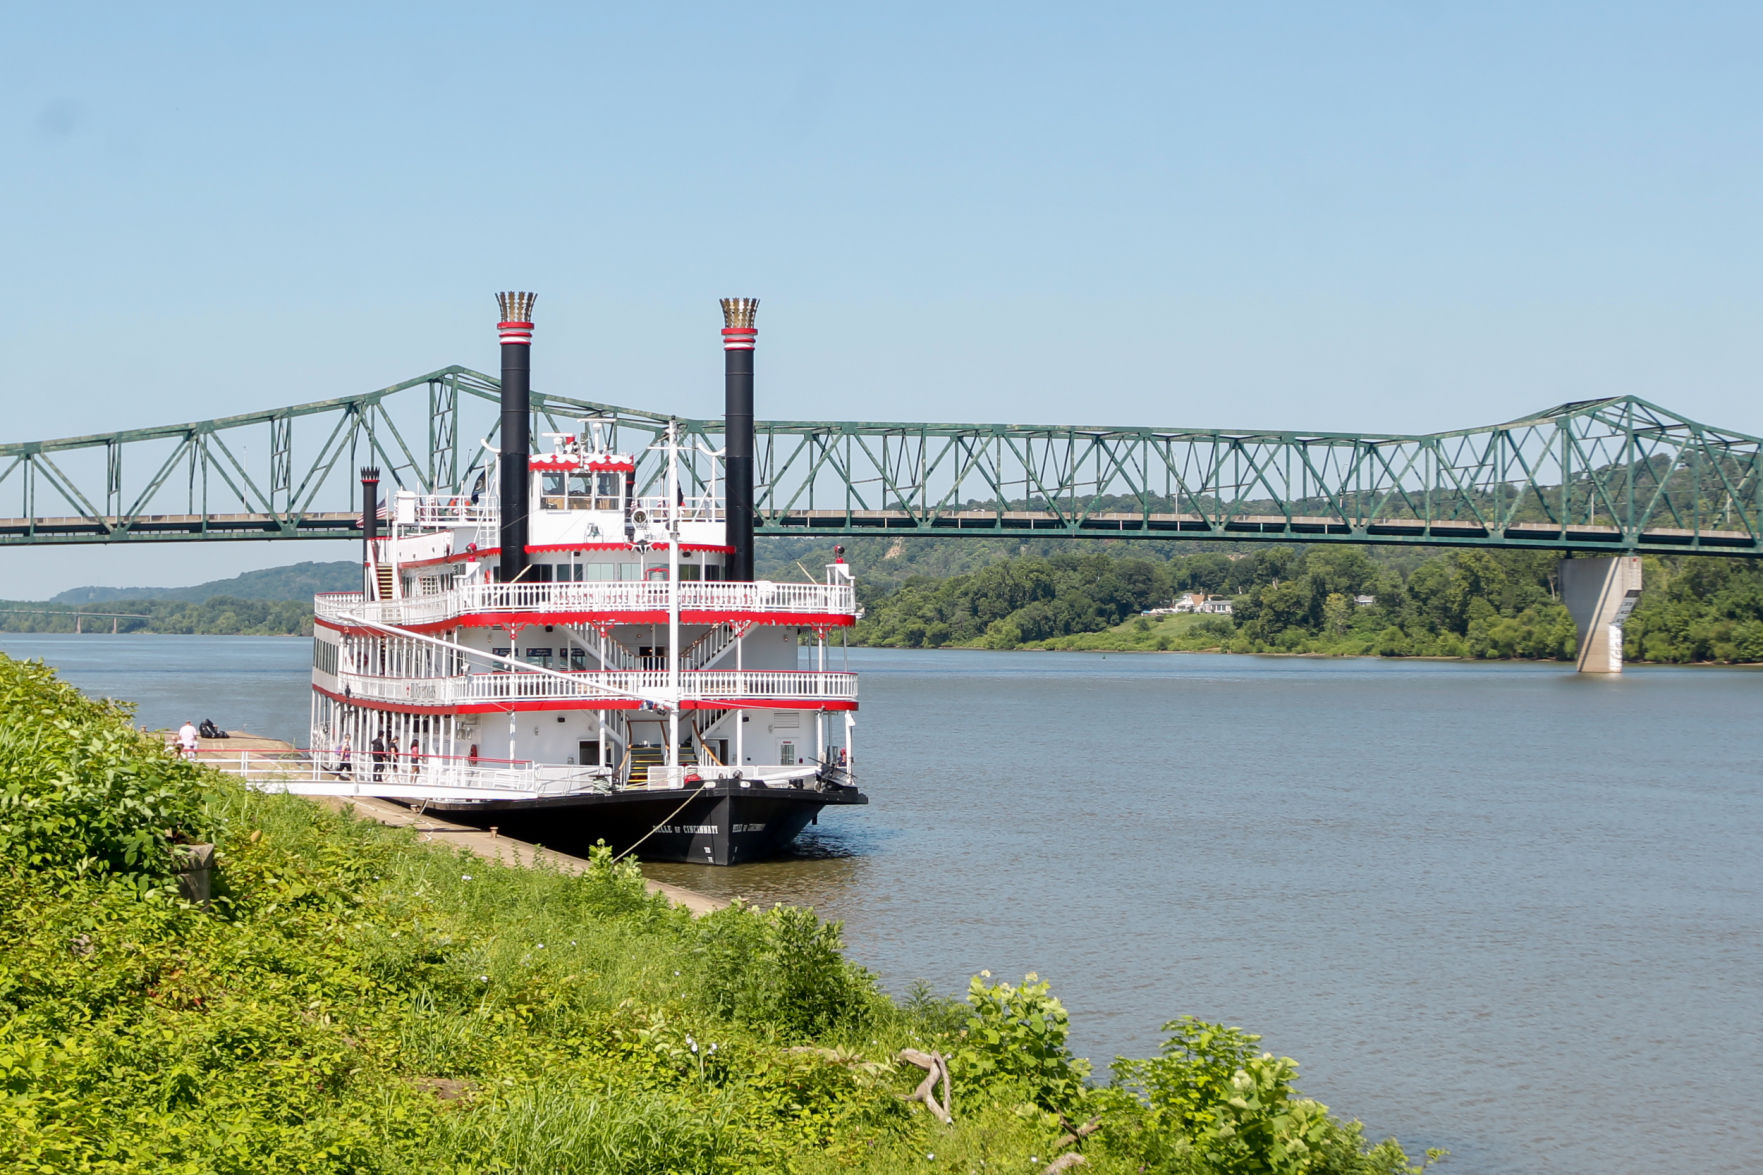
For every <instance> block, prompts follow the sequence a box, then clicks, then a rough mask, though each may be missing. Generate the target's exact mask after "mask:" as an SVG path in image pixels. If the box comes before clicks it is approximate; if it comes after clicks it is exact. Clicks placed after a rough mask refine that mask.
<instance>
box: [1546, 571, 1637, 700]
mask: <svg viewBox="0 0 1763 1175" xmlns="http://www.w3.org/2000/svg"><path fill="white" fill-rule="evenodd" d="M1559 570H1560V574H1561V599H1562V600H1563V601H1564V602H1565V603H1566V604H1567V611H1568V613H1569V614H1570V615H1572V617H1573V623H1574V625H1575V626H1577V627H1578V629H1579V666H1578V668H1579V672H1581V673H1621V672H1622V622H1623V621H1625V620H1627V619H1628V614H1629V613H1630V612H1633V611H1634V605H1635V601H1637V600H1639V599H1640V598H1641V560H1640V556H1638V555H1620V556H1617V557H1616V558H1613V559H1563V560H1561V563H1560V568H1559Z"/></svg>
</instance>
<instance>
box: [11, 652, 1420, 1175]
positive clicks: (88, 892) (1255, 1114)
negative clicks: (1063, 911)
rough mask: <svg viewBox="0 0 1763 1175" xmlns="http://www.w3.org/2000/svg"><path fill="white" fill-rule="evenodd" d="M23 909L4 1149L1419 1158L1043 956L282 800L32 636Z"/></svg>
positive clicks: (22, 808)
mask: <svg viewBox="0 0 1763 1175" xmlns="http://www.w3.org/2000/svg"><path fill="white" fill-rule="evenodd" d="M188 842H212V843H214V844H216V845H217V846H218V872H217V878H216V888H215V896H214V899H213V900H212V901H211V902H210V903H208V904H206V905H195V904H192V903H190V902H186V901H183V900H181V899H179V898H178V897H177V896H176V893H177V890H176V885H175V872H174V871H175V870H176V869H177V868H178V866H179V863H180V855H179V854H180V850H179V848H178V846H179V845H180V844H182V843H188ZM0 913H3V914H4V917H3V918H0V1170H6V1171H21V1172H27V1171H28V1172H51V1171H52V1172H57V1173H65V1172H93V1173H97V1172H104V1173H123V1172H142V1173H146V1172H154V1173H162V1172H169V1173H184V1172H187V1173H191V1175H194V1173H202V1175H208V1173H211V1172H223V1173H224V1172H362V1173H365V1172H385V1173H388V1175H392V1173H402V1172H508V1173H514V1172H522V1173H527V1172H530V1173H533V1175H538V1173H540V1172H544V1173H547V1175H551V1173H570V1172H762V1171H789V1172H803V1173H818V1172H828V1173H830V1172H834V1171H839V1172H849V1171H857V1172H876V1173H880V1172H890V1173H892V1172H898V1171H902V1170H909V1169H913V1170H917V1169H923V1170H957V1171H980V1170H986V1171H996V1170H1004V1171H1023V1172H1034V1171H1040V1170H1043V1169H1044V1168H1045V1167H1046V1166H1047V1164H1048V1163H1049V1162H1050V1161H1052V1160H1053V1158H1054V1156H1055V1155H1056V1154H1057V1153H1059V1152H1061V1151H1065V1152H1071V1151H1073V1150H1077V1149H1081V1151H1082V1152H1083V1155H1084V1158H1085V1160H1086V1163H1085V1166H1084V1169H1085V1170H1093V1171H1102V1172H1139V1171H1162V1172H1214V1171H1215V1172H1251V1171H1254V1172H1395V1171H1400V1170H1404V1169H1406V1168H1407V1167H1408V1161H1407V1159H1406V1157H1405V1156H1404V1155H1403V1154H1402V1153H1401V1151H1400V1149H1399V1148H1398V1147H1396V1146H1395V1144H1394V1143H1384V1144H1380V1145H1377V1146H1369V1145H1367V1143H1366V1142H1365V1140H1364V1139H1363V1138H1362V1137H1361V1135H1360V1132H1359V1129H1358V1127H1357V1125H1355V1124H1352V1123H1348V1122H1344V1121H1342V1120H1340V1119H1338V1118H1335V1117H1332V1116H1330V1115H1328V1114H1327V1112H1326V1110H1325V1109H1324V1108H1323V1107H1321V1106H1319V1105H1317V1104H1316V1103H1314V1102H1310V1101H1306V1100H1304V1099H1303V1098H1302V1097H1301V1096H1300V1095H1298V1094H1297V1092H1296V1091H1295V1090H1294V1089H1293V1087H1292V1081H1293V1074H1294V1067H1293V1066H1292V1065H1291V1063H1290V1062H1288V1061H1284V1060H1281V1059H1278V1058H1274V1057H1270V1056H1266V1055H1263V1054H1261V1053H1260V1052H1259V1051H1258V1050H1257V1049H1256V1048H1255V1047H1254V1039H1253V1038H1252V1037H1247V1036H1244V1035H1243V1034H1241V1033H1238V1032H1236V1031H1235V1030H1228V1029H1221V1028H1218V1027H1217V1026H1208V1025H1198V1024H1193V1023H1189V1022H1178V1023H1175V1024H1172V1025H1171V1027H1170V1033H1171V1043H1170V1045H1169V1047H1168V1049H1167V1050H1166V1052H1165V1053H1164V1054H1163V1055H1162V1056H1159V1057H1157V1058H1154V1059H1151V1060H1147V1061H1136V1062H1123V1063H1121V1064H1119V1065H1117V1067H1116V1069H1115V1072H1114V1080H1112V1081H1109V1082H1105V1083H1104V1082H1102V1081H1100V1080H1099V1079H1097V1078H1095V1077H1092V1075H1091V1073H1090V1068H1089V1066H1088V1065H1087V1063H1085V1062H1083V1061H1081V1060H1079V1059H1077V1058H1074V1057H1072V1056H1071V1054H1070V1052H1069V1050H1068V1049H1067V1047H1066V1044H1065V1039H1066V1027H1067V1025H1066V1020H1065V1014H1064V1010H1063V1009H1062V1008H1061V1007H1060V1005H1059V1003H1058V1001H1057V1000H1056V999H1055V998H1054V997H1053V996H1052V994H1051V993H1050V992H1049V991H1048V990H1047V989H1046V987H1045V985H1043V984H1039V983H1036V982H1034V981H1033V980H1032V979H1031V980H1029V981H1026V982H1025V983H1023V984H1021V985H1011V984H1003V983H994V982H992V981H991V979H990V978H989V977H986V976H981V977H976V979H975V980H974V983H973V986H972V989H971V990H970V992H969V993H968V996H967V999H966V1000H965V1001H956V1000H946V999H941V998H937V997H934V996H932V995H929V994H926V993H919V994H918V995H916V996H914V997H913V998H911V999H908V1000H905V1001H897V1000H893V999H890V998H888V997H887V996H885V995H884V994H882V993H881V992H880V991H879V989H878V988H877V986H876V983H875V981H874V979H873V977H871V976H870V975H868V974H866V973H865V972H863V971H862V970H860V969H858V968H856V967H854V966H852V965H851V964H850V963H848V962H847V961H846V960H845V959H844V958H843V957H842V955H841V953H840V944H839V939H838V928H837V926H835V925H828V924H824V923H821V922H819V921H817V920H816V919H815V917H814V916H813V914H812V913H811V912H810V911H807V910H801V909H791V908H785V907H779V908H776V909H772V910H768V911H757V910H751V909H747V908H742V907H734V908H730V909H727V910H722V911H718V912H716V913H713V914H710V915H707V916H705V917H701V918H696V919H694V918H692V917H691V916H690V915H689V914H687V913H686V912H685V911H684V910H681V909H677V908H674V907H671V906H669V905H667V904H666V903H665V901H663V900H661V899H658V898H656V897H653V896H651V895H649V894H648V893H647V892H646V891H645V889H644V886H643V883H642V879H641V877H640V875H639V874H638V873H637V871H636V870H635V868H634V867H632V866H630V865H628V864H615V863H613V862H611V861H610V859H609V858H607V857H605V856H604V855H602V856H601V857H599V858H597V861H596V865H595V867H594V868H593V869H591V870H589V871H588V872H587V873H586V874H582V875H564V874H561V873H558V872H556V871H552V870H547V869H543V868H512V867H504V866H498V865H493V864H489V863H486V862H484V861H482V860H478V859H475V858H470V857H466V856H464V855H463V854H459V853H457V852H453V851H449V850H447V849H445V848H437V847H433V846H427V845H419V844H417V843H415V842H414V841H413V840H412V839H411V836H410V834H409V833H408V832H405V831H400V830H394V829H387V828H384V827H382V826H380V825H377V824H371V823H367V822H364V821H355V820H351V819H348V818H346V817H344V816H340V815H337V814H334V813H330V812H327V811H325V810H323V809H321V808H319V807H318V806H316V805H313V804H309V803H307V802H304V801H301V800H298V799H292V798H287V797H266V796H260V795H256V794H253V793H249V792H246V791H244V790H243V789H241V788H239V787H237V786H236V785H234V784H233V783H232V782H230V781H229V780H227V779H225V778H223V777H219V776H216V775H214V774H212V773H209V772H207V771H204V770H200V769H197V768H194V767H192V766H190V765H188V764H185V763H182V762H179V761H177V760H175V759H172V758H170V757H167V756H166V755H164V754H163V753H162V751H161V750H160V749H159V748H158V747H157V745H156V744H154V743H152V742H150V741H148V740H144V739H142V738H141V737H139V736H138V735H137V734H136V732H134V730H133V729H132V728H131V727H130V726H129V724H128V721H127V715H126V714H125V713H124V712H123V711H121V710H120V709H118V708H116V707H112V706H109V705H105V704H101V703H95V702H91V701H88V700H86V699H84V698H82V697H80V696H79V695H78V694H77V693H76V692H75V691H73V690H72V689H71V688H69V687H68V686H66V685H65V684H63V683H61V682H59V681H57V680H56V679H55V678H54V677H53V675H52V674H51V673H50V672H49V671H47V670H45V669H44V668H42V667H41V666H40V665H34V664H24V663H20V662H16V661H11V660H6V659H3V658H0ZM908 1048H909V1049H917V1050H921V1051H924V1052H927V1053H929V1052H936V1053H939V1054H942V1055H944V1056H946V1057H947V1058H948V1067H949V1070H950V1072H951V1074H952V1077H953V1085H954V1121H953V1123H952V1124H944V1123H943V1122H941V1121H939V1120H938V1119H937V1118H935V1117H933V1116H932V1114H931V1113H930V1112H928V1111H927V1110H926V1108H925V1107H924V1106H923V1105H921V1104H918V1103H913V1102H909V1101H907V1100H904V1098H903V1096H902V1095H906V1094H909V1093H911V1092H912V1091H913V1089H914V1087H915V1086H916V1085H917V1084H918V1081H919V1078H920V1077H921V1076H922V1074H921V1072H920V1070H918V1069H917V1068H914V1067H912V1066H910V1065H907V1064H902V1063H899V1062H898V1061H897V1060H896V1058H897V1056H898V1055H899V1053H900V1051H901V1050H902V1049H908ZM1062 1115H1063V1120H1062V1117H1061V1116H1062ZM1097 1118H1099V1125H1098V1127H1097V1128H1096V1129H1095V1130H1094V1131H1093V1132H1092V1133H1089V1134H1087V1135H1086V1136H1085V1137H1084V1138H1083V1139H1082V1141H1081V1142H1071V1141H1069V1140H1068V1139H1066V1138H1065V1136H1066V1135H1068V1134H1069V1133H1070V1131H1069V1130H1068V1129H1067V1125H1066V1123H1070V1124H1073V1125H1075V1124H1079V1123H1086V1122H1089V1121H1090V1120H1091V1119H1097Z"/></svg>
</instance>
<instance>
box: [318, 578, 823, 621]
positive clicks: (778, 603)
mask: <svg viewBox="0 0 1763 1175" xmlns="http://www.w3.org/2000/svg"><path fill="white" fill-rule="evenodd" d="M668 595H669V590H668V584H667V583H666V582H664V581H646V580H630V581H607V582H586V583H469V584H462V585H459V586H457V587H454V588H452V589H450V590H448V591H445V592H442V593H440V594H438V595H434V596H422V597H418V598H416V599H408V600H384V601H375V602H371V603H370V602H365V601H363V600H362V599H361V597H360V595H359V593H347V594H346V595H327V596H319V597H316V598H315V600H314V608H315V610H316V612H317V614H318V616H319V617H320V618H321V619H330V620H337V621H339V622H344V623H346V622H347V621H348V619H349V617H350V615H352V614H354V615H359V616H361V617H362V618H363V619H366V620H371V621H373V622H375V623H378V624H392V625H406V624H425V623H432V622H435V621H439V620H446V619H449V618H451V617H454V616H461V615H469V614H484V613H487V614H497V613H508V612H590V613H603V614H612V613H618V612H649V613H655V612H666V611H667V608H668ZM679 597H680V610H681V611H682V612H716V613H732V614H741V613H747V614H760V615H763V614H765V613H768V612H788V613H793V614H797V615H809V616H851V615H854V614H855V612H856V610H857V596H856V592H855V590H854V589H853V588H852V586H851V585H850V584H849V583H831V584H827V583H771V582H766V581H761V582H758V583H722V582H713V581H700V582H691V583H681V584H680V585H679Z"/></svg>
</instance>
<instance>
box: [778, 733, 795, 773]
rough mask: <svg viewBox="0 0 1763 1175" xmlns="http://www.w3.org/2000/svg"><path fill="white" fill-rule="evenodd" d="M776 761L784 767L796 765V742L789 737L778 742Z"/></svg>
mask: <svg viewBox="0 0 1763 1175" xmlns="http://www.w3.org/2000/svg"><path fill="white" fill-rule="evenodd" d="M777 761H778V762H779V763H781V764H783V765H784V766H785V767H794V766H795V765H796V744H795V743H793V742H791V741H790V740H789V739H784V740H783V741H782V742H780V743H778V744H777Z"/></svg>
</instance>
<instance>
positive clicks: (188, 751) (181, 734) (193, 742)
mask: <svg viewBox="0 0 1763 1175" xmlns="http://www.w3.org/2000/svg"><path fill="white" fill-rule="evenodd" d="M178 746H179V747H181V748H183V752H184V758H186V759H194V758H195V757H196V752H197V751H198V750H200V749H201V747H202V740H201V737H200V736H199V735H198V734H197V733H196V724H195V723H194V722H192V721H190V720H189V719H187V718H186V719H184V724H183V725H182V726H180V727H178Z"/></svg>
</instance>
